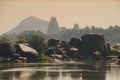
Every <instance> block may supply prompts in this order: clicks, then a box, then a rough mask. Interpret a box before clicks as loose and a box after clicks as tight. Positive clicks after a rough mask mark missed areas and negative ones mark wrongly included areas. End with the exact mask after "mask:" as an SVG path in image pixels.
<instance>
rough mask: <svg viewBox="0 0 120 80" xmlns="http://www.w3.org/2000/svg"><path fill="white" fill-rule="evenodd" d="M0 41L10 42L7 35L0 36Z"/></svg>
mask: <svg viewBox="0 0 120 80" xmlns="http://www.w3.org/2000/svg"><path fill="white" fill-rule="evenodd" d="M0 42H10V39H9V37H8V36H2V37H0Z"/></svg>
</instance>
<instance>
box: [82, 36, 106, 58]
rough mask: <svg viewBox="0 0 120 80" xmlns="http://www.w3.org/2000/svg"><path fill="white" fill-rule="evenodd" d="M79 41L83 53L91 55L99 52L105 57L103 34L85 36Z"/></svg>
mask: <svg viewBox="0 0 120 80" xmlns="http://www.w3.org/2000/svg"><path fill="white" fill-rule="evenodd" d="M81 39H82V44H83V45H82V46H83V50H84V51H85V53H87V54H91V53H93V52H95V51H99V52H100V53H101V55H102V56H106V55H107V44H106V42H105V38H104V35H103V34H85V35H83V36H82V37H81Z"/></svg>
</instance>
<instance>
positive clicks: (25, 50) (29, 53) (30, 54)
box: [15, 44, 38, 62]
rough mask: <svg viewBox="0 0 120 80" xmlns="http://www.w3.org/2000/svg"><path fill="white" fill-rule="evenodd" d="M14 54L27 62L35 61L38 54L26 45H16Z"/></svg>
mask: <svg viewBox="0 0 120 80" xmlns="http://www.w3.org/2000/svg"><path fill="white" fill-rule="evenodd" d="M15 48H16V52H17V53H18V54H20V56H22V57H26V58H27V60H28V62H32V61H37V59H38V52H37V51H36V50H35V49H33V48H31V47H29V46H28V45H26V44H16V45H15Z"/></svg>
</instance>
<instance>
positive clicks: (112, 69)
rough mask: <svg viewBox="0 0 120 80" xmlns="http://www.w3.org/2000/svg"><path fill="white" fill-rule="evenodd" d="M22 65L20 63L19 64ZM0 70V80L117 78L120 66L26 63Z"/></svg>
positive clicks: (110, 79)
mask: <svg viewBox="0 0 120 80" xmlns="http://www.w3.org/2000/svg"><path fill="white" fill-rule="evenodd" d="M21 65H22V64H21ZM10 66H11V65H9V68H6V69H2V70H1V71H0V80H118V79H119V78H120V66H119V65H116V64H111V63H109V64H108V63H101V62H94V63H90V64H88V63H85V64H81V63H76V64H66V63H65V64H61V65H46V64H28V65H27V64H26V65H25V66H20V67H18V66H17V68H15V67H13V66H11V67H10Z"/></svg>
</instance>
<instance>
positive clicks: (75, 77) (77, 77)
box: [71, 72, 82, 80]
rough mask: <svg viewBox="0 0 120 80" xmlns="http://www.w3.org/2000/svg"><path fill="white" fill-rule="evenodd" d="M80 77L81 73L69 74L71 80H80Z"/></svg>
mask: <svg viewBox="0 0 120 80" xmlns="http://www.w3.org/2000/svg"><path fill="white" fill-rule="evenodd" d="M81 76H82V72H71V78H72V80H80V79H81Z"/></svg>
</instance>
